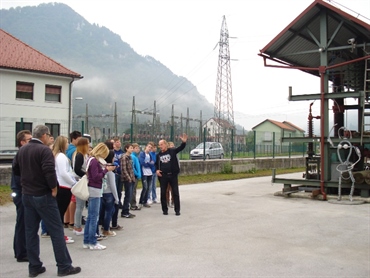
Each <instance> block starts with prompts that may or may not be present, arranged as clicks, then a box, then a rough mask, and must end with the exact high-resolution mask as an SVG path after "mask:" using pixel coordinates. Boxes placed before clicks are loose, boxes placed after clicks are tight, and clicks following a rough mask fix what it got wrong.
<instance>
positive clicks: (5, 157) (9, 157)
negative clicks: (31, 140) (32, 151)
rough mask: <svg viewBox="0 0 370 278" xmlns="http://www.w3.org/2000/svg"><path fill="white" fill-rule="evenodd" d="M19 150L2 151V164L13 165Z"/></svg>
mask: <svg viewBox="0 0 370 278" xmlns="http://www.w3.org/2000/svg"><path fill="white" fill-rule="evenodd" d="M17 152H18V150H2V151H0V163H11V162H12V161H13V158H14V156H15V155H16V154H17Z"/></svg>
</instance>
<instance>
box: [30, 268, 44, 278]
mask: <svg viewBox="0 0 370 278" xmlns="http://www.w3.org/2000/svg"><path fill="white" fill-rule="evenodd" d="M45 271H46V268H45V267H44V266H42V267H40V268H39V269H38V270H36V271H32V272H30V273H29V274H28V277H37V276H38V275H39V274H41V273H44V272H45Z"/></svg>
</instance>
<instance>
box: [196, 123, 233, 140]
mask: <svg viewBox="0 0 370 278" xmlns="http://www.w3.org/2000/svg"><path fill="white" fill-rule="evenodd" d="M203 128H206V132H207V134H206V136H207V137H210V138H214V140H216V139H219V140H220V141H222V138H223V134H224V133H225V134H227V135H230V134H231V130H232V129H234V126H233V125H232V124H230V123H229V122H228V121H226V120H222V119H219V120H218V119H216V118H210V119H209V120H208V121H207V122H206V123H205V124H204V125H203ZM218 133H220V134H218Z"/></svg>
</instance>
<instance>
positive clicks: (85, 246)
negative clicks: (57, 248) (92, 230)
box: [82, 243, 90, 249]
mask: <svg viewBox="0 0 370 278" xmlns="http://www.w3.org/2000/svg"><path fill="white" fill-rule="evenodd" d="M82 247H83V248H84V249H89V248H90V244H85V243H84V244H82Z"/></svg>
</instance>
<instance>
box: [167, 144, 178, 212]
mask: <svg viewBox="0 0 370 278" xmlns="http://www.w3.org/2000/svg"><path fill="white" fill-rule="evenodd" d="M174 147H175V144H174V143H173V142H168V148H169V149H171V148H174ZM176 156H177V155H176ZM178 159H179V158H178V157H177V160H178ZM166 200H167V206H168V207H170V208H173V205H174V204H173V192H172V187H171V185H170V184H168V186H167V190H166Z"/></svg>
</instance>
